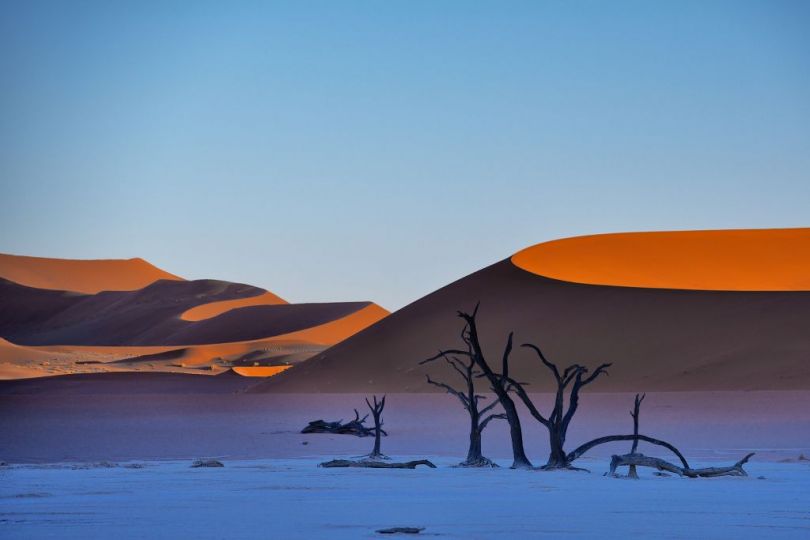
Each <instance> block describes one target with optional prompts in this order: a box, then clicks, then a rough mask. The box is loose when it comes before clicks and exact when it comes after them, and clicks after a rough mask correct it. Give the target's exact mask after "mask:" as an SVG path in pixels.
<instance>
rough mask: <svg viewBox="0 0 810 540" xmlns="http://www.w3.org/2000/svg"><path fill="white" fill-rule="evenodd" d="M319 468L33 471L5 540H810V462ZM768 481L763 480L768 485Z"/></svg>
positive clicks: (8, 496) (9, 476) (22, 473)
mask: <svg viewBox="0 0 810 540" xmlns="http://www.w3.org/2000/svg"><path fill="white" fill-rule="evenodd" d="M435 459H436V462H437V464H438V465H440V467H439V468H438V469H421V468H420V469H418V470H358V469H352V470H347V469H341V470H337V469H321V468H318V467H317V466H316V463H317V460H315V459H305V458H300V459H286V460H255V461H226V463H225V465H226V466H225V467H224V468H220V469H192V468H189V463H190V462H188V461H182V462H151V463H146V464H145V466H144V467H143V468H126V467H123V466H119V467H115V468H104V467H95V468H93V467H91V468H77V469H74V468H71V467H70V466H69V465H66V464H63V465H59V466H44V465H38V466H33V465H25V466H13V467H11V468H6V469H4V470H3V471H2V472H0V475H1V476H2V482H0V501H1V502H2V504H0V509H1V510H0V536H2V537H3V538H9V539H11V538H84V539H87V538H196V539H207V538H212V539H214V538H216V539H219V538H223V539H226V538H227V539H230V538H279V539H280V538H284V539H297V538H300V539H311V538H330V539H342V538H385V537H386V535H379V534H375V530H377V529H380V528H385V527H392V526H417V527H425V530H424V531H423V532H422V534H421V535H420V537H429V538H432V537H438V538H621V537H628V536H633V537H640V538H808V537H810V504H808V503H810V464H808V463H806V462H799V463H773V462H759V463H757V462H754V463H751V464H750V466H749V472H750V473H751V476H750V477H748V478H731V477H726V478H717V479H697V480H690V479H682V478H675V477H670V478H659V477H654V476H651V475H650V473H648V472H645V473H644V474H645V475H644V477H643V478H642V479H641V480H638V481H632V480H624V479H614V478H609V477H604V476H602V472H603V471H604V470H605V469H606V467H607V462H606V461H605V460H603V459H595V460H585V461H583V464H586V465H587V466H588V467H590V468H592V469H593V471H594V472H593V473H591V474H587V473H574V472H536V471H516V470H510V469H494V470H464V469H455V468H450V467H449V465H451V464H452V460H449V459H447V458H435ZM760 476H764V477H765V478H764V479H760V478H758V477H760Z"/></svg>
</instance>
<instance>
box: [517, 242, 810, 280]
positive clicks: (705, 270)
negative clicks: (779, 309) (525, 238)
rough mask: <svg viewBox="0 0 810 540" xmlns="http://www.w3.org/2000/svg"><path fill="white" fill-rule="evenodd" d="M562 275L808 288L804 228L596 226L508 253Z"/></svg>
mask: <svg viewBox="0 0 810 540" xmlns="http://www.w3.org/2000/svg"><path fill="white" fill-rule="evenodd" d="M512 262H513V263H514V264H515V265H516V266H518V267H519V268H522V269H524V270H526V271H529V272H532V273H535V274H538V275H541V276H546V277H550V278H554V279H559V280H563V281H573V282H576V283H588V284H591V285H618V286H625V287H647V288H658V289H695V290H718V291H719V290H725V291H808V290H810V228H804V229H742V230H721V231H678V232H641V233H619V234H598V235H593V236H578V237H575V238H564V239H561V240H553V241H551V242H545V243H542V244H537V245H535V246H532V247H529V248H526V249H524V250H522V251H519V252H518V253H516V254H515V255H513V256H512Z"/></svg>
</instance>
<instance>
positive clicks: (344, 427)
mask: <svg viewBox="0 0 810 540" xmlns="http://www.w3.org/2000/svg"><path fill="white" fill-rule="evenodd" d="M367 418H368V415H365V416H364V417H363V418H360V413H358V412H357V409H355V410H354V420H350V421H349V422H346V423H345V424H344V423H343V420H338V421H337V422H326V421H325V420H313V421H312V422H310V423H309V424H308V425H307V427H305V428H304V429H302V430H301V433H307V434H309V433H331V434H334V435H354V436H356V437H371V436H373V435H374V428H370V427H367V426H366V425H365V423H366V419H367ZM380 431H381V432H382V434H383V435H385V436H388V434H387V433H386V432H385V430H384V429H381V430H380Z"/></svg>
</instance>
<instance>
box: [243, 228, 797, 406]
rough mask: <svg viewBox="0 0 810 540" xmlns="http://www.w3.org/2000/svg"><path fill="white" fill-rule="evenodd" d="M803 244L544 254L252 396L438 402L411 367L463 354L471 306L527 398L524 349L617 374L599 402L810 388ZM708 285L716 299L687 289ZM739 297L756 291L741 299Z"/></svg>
mask: <svg viewBox="0 0 810 540" xmlns="http://www.w3.org/2000/svg"><path fill="white" fill-rule="evenodd" d="M808 231H810V230H808V229H801V230H797V229H790V230H784V231H717V232H716V233H715V232H699V233H640V234H627V235H602V236H593V237H586V238H584V239H577V238H574V239H570V240H560V241H558V242H549V243H547V244H540V245H538V246H535V247H533V248H529V249H527V250H524V251H523V252H521V253H518V254H517V255H515V256H514V257H511V258H509V259H506V260H503V261H501V262H499V263H496V264H493V265H491V266H489V267H487V268H484V269H482V270H479V271H478V272H475V273H474V274H471V275H469V276H467V277H465V278H462V279H460V280H458V281H456V282H454V283H451V284H450V285H447V286H446V287H443V288H441V289H439V290H437V291H435V292H433V293H431V294H429V295H427V296H425V297H423V298H421V299H419V300H417V301H416V302H413V303H412V304H410V305H408V306H405V307H404V308H402V309H400V310H399V311H397V312H395V313H393V314H391V315H389V316H388V317H385V318H384V319H383V320H381V321H379V322H378V323H377V324H374V325H371V326H369V327H368V328H366V329H364V330H362V331H360V332H358V333H357V334H355V335H354V336H352V337H350V338H348V339H346V340H344V341H341V342H340V343H337V344H336V345H334V346H333V347H330V348H329V349H327V350H325V351H324V352H323V353H320V354H317V355H315V356H313V357H312V358H311V359H309V360H307V361H306V362H304V363H301V364H299V365H296V366H294V367H292V368H291V369H288V370H286V371H285V372H283V373H281V374H279V375H277V376H275V377H272V378H271V379H268V380H267V381H264V382H262V383H260V384H259V385H257V386H256V387H254V388H253V391H256V392H261V391H268V392H403V391H405V392H425V391H435V389H434V388H433V387H430V386H429V385H428V384H426V382H425V375H426V374H429V375H430V376H431V377H432V378H434V379H440V380H444V381H448V382H452V381H455V380H457V379H454V374H453V372H452V370H451V369H448V367H447V366H446V365H445V364H444V363H443V362H434V363H432V364H428V365H420V364H419V361H420V360H423V359H425V358H428V357H430V356H432V355H435V354H436V352H437V351H438V350H440V349H441V348H458V347H461V348H463V347H464V345H463V343H462V342H461V340H460V334H461V331H462V327H463V323H462V321H461V319H459V318H458V317H457V316H456V312H457V310H467V311H471V310H472V309H473V308H474V306H475V305H476V304H479V303H480V312H479V317H478V321H479V325H480V326H479V335H480V337H481V344H482V347H483V349H484V352H485V354H486V355H487V356H488V358H489V359H490V362H491V363H492V364H494V365H496V366H499V365H500V362H501V355H502V354H503V351H504V345H505V343H506V340H507V336H508V335H509V333H510V332H514V339H515V348H514V350H513V351H512V356H511V358H512V364H511V369H512V371H510V373H512V374H513V375H514V376H515V377H519V378H520V379H521V380H523V381H526V382H528V383H530V384H531V389H532V390H534V391H548V390H551V389H552V388H553V386H552V384H551V378H550V377H549V374H548V371H547V370H546V369H545V368H544V367H543V365H542V364H541V363H540V362H539V361H538V359H537V357H536V355H534V354H532V352H531V351H530V350H528V349H526V348H524V347H520V345H521V344H523V343H527V342H528V343H534V344H536V345H538V346H540V347H541V348H542V349H543V351H544V353H545V355H546V357H547V358H549V359H550V360H551V361H554V362H557V363H559V364H560V365H561V366H566V365H569V364H574V363H576V364H581V365H584V366H589V367H591V368H592V367H594V366H596V365H599V364H600V363H603V362H608V363H612V364H613V365H612V367H611V369H610V375H611V376H610V377H606V378H604V379H603V380H600V381H599V384H598V387H597V386H594V390H597V388H598V391H607V392H611V391H621V392H643V391H680V390H786V389H807V388H810V370H808V360H809V359H810V332H808V329H807V321H809V320H810V286H808V287H805V288H806V289H807V290H801V289H802V287H803V284H805V283H807V282H806V281H805V280H806V278H807V273H808V269H810V265H807V264H806V263H803V261H806V260H807V253H808V238H810V236H808ZM658 239H660V241H661V246H663V247H659V246H658V244H657V240H658ZM769 239H773V245H770V240H769ZM603 243H604V245H603ZM548 246H551V248H550V249H548V253H549V254H550V255H549V256H548V257H547V256H546V253H547V251H546V250H547V248H548ZM558 248H559V249H558ZM636 251H638V253H636ZM656 254H658V255H660V258H659V259H656V257H655V255H656ZM746 257H755V258H757V259H758V262H757V265H754V264H749V263H747V262H744V259H745V258H746ZM547 261H548V262H549V268H550V270H547V269H546V266H545V264H546V262H547ZM672 267H674V269H673V268H672ZM701 269H705V271H701ZM682 274H683V276H682ZM547 275H548V276H550V277H547ZM551 278H553V279H551ZM576 280H581V281H587V280H590V281H605V282H607V284H602V283H598V284H590V283H574V282H573V281H576ZM642 284H643V285H642ZM617 285H620V286H617ZM708 286H712V287H715V288H716V289H717V290H696V289H699V288H700V287H708ZM745 287H747V288H753V289H755V290H745V289H743V290H738V289H740V288H745ZM759 289H773V290H759Z"/></svg>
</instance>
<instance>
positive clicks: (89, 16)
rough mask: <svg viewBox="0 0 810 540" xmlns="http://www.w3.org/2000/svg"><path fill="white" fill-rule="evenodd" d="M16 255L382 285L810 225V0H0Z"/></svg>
mask: <svg viewBox="0 0 810 540" xmlns="http://www.w3.org/2000/svg"><path fill="white" fill-rule="evenodd" d="M0 73H1V74H2V78H1V79H0V182H2V185H1V190H2V191H0V251H2V252H11V253H17V254H28V255H39V256H52V257H69V258H127V257H135V256H139V257H143V258H145V259H148V260H149V261H151V262H153V263H155V264H157V265H158V266H161V267H163V268H165V269H167V270H169V271H171V272H174V273H177V274H180V275H182V276H185V277H188V278H201V277H213V278H221V279H228V280H233V281H242V282H247V283H251V284H255V285H259V286H263V287H266V288H268V289H270V290H272V291H274V292H277V293H278V294H281V295H282V296H284V297H286V298H288V299H290V300H292V301H323V300H361V299H369V300H374V301H377V302H378V303H380V304H382V305H384V306H386V307H388V308H391V309H393V308H398V307H401V306H402V305H404V304H406V303H408V302H410V301H412V300H415V299H417V298H418V297H421V296H422V295H424V294H426V293H428V292H431V291H432V290H434V289H436V288H438V287H440V286H442V285H444V284H446V283H448V282H450V281H453V280H455V279H457V278H459V277H461V276H463V275H466V274H468V273H470V272H472V271H475V270H477V269H479V268H481V267H483V266H485V265H487V264H490V263H493V262H495V261H497V260H500V259H503V258H505V257H507V256H508V255H510V254H511V253H512V252H514V251H516V250H518V249H520V248H522V247H525V246H527V245H530V244H534V243H537V242H540V241H545V240H549V239H553V238H557V237H563V236H571V235H578V234H588V233H595V232H611V231H627V230H656V229H692V228H730V227H781V226H802V225H804V226H806V225H808V224H809V222H810V2H801V1H796V2H782V1H774V0H770V1H761V2H745V1H733V2H721V1H708V2H706V1H700V2H685V1H677V2H671V3H668V4H665V3H663V2H649V1H639V2H602V1H598V2H567V1H565V2H563V1H553V2H552V1H548V2H535V1H532V2H449V1H439V2H435V1H430V2H414V1H409V2H290V3H269V2H210V3H203V2H178V3H172V2H157V1H155V2H149V1H146V2H145V1H137V2H130V3H127V2H107V1H100V2H81V1H77V2H62V1H59V2H53V3H43V2H37V1H29V0H26V1H19V2H12V1H6V2H3V4H2V7H0Z"/></svg>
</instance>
